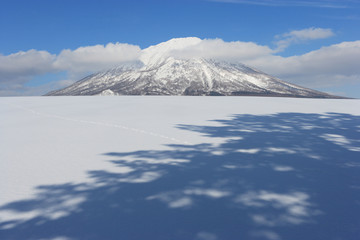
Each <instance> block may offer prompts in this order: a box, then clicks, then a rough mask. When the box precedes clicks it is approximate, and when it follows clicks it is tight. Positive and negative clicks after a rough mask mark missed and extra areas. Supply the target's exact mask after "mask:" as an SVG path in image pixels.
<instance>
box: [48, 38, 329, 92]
mask: <svg viewBox="0 0 360 240" xmlns="http://www.w3.org/2000/svg"><path fill="white" fill-rule="evenodd" d="M199 41H201V39H199V38H177V39H172V40H169V41H167V42H164V43H161V44H158V45H155V46H151V47H149V48H147V49H144V50H143V52H142V55H141V57H140V60H139V61H138V62H135V63H131V64H126V65H122V66H120V67H117V68H114V69H110V70H108V71H104V72H99V73H96V74H92V75H90V76H88V77H85V78H84V79H82V80H80V81H78V82H76V83H74V84H72V85H71V86H69V87H66V88H64V89H60V90H57V91H52V92H50V93H48V94H47V95H49V96H61V95H73V96H74V95H257V96H293V97H320V98H332V97H334V96H331V95H328V94H326V93H322V92H318V91H315V90H311V89H307V88H304V87H300V86H297V85H294V84H290V83H287V82H284V81H281V80H280V79H278V78H275V77H272V76H270V75H268V74H265V73H263V72H261V71H259V70H256V69H254V68H251V67H248V66H245V65H243V64H239V63H230V62H226V61H219V60H213V59H204V58H183V57H180V56H177V55H176V51H179V50H182V49H185V48H187V47H190V46H192V45H196V44H198V43H199Z"/></svg>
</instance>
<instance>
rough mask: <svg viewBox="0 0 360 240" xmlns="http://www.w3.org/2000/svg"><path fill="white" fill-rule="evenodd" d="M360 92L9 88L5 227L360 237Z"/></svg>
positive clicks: (3, 120) (44, 235) (159, 235)
mask: <svg viewBox="0 0 360 240" xmlns="http://www.w3.org/2000/svg"><path fill="white" fill-rule="evenodd" d="M359 236H360V101H359V100H334V99H331V100H330V99H291V98H257V97H164V96H163V97H155V96H154V97H150V96H148V97H141V96H137V97H136V96H121V97H119V96H116V97H111V96H110V97H23V98H20V97H15V98H0V239H2V240H4V239H139V240H140V239H141V240H143V239H164V240H165V239H179V240H180V239H181V240H183V239H194V240H221V239H224V240H226V239H229V240H232V239H267V240H281V239H283V240H296V239H299V240H300V239H301V240H303V239H314V240H315V239H316V240H318V239H346V240H352V239H354V240H355V239H359Z"/></svg>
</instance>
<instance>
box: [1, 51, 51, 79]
mask: <svg viewBox="0 0 360 240" xmlns="http://www.w3.org/2000/svg"><path fill="white" fill-rule="evenodd" d="M55 57H56V56H55V55H52V54H50V53H48V52H46V51H37V50H29V51H26V52H23V51H21V52H17V53H14V54H10V55H7V56H4V55H0V79H1V83H2V84H10V85H17V84H23V83H24V82H26V81H27V80H28V78H29V77H33V76H36V75H40V74H44V73H47V72H51V71H53V70H54V69H53V67H52V62H53V61H54V59H55Z"/></svg>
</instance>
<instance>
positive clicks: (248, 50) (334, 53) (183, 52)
mask: <svg viewBox="0 0 360 240" xmlns="http://www.w3.org/2000/svg"><path fill="white" fill-rule="evenodd" d="M332 35H333V32H332V30H331V29H321V28H308V29H303V30H296V31H291V32H288V33H285V34H282V35H280V36H279V37H278V39H279V38H281V40H279V41H282V43H280V45H279V46H282V47H283V48H286V47H287V46H289V45H290V44H293V43H295V42H296V43H297V42H301V41H309V40H315V39H321V38H326V37H330V36H332ZM179 41H181V39H180V40H179ZM163 44H164V43H163ZM144 52H146V50H145V49H144V50H141V49H140V47H139V46H136V45H131V44H123V43H109V44H107V45H105V46H104V45H95V46H86V47H80V48H78V49H75V50H69V49H66V50H63V51H62V52H61V53H60V54H58V55H55V54H51V53H49V52H47V51H38V50H29V51H26V52H18V53H14V54H10V55H7V56H4V55H0V95H2V96H5V95H40V94H44V93H46V92H48V91H50V90H54V89H56V88H60V87H64V86H66V85H67V84H70V83H72V82H73V81H75V80H79V78H80V76H84V74H88V73H93V72H97V71H100V70H103V69H108V68H112V67H115V66H118V65H121V64H124V63H128V62H133V61H139V60H140V59H141V54H142V53H144ZM168 54H170V55H171V56H173V57H179V58H194V57H195V58H196V57H202V58H212V59H220V60H226V61H231V62H241V63H244V64H247V65H249V66H252V67H255V68H257V69H259V70H262V71H264V72H266V73H268V74H271V75H274V76H276V77H279V78H281V79H283V80H285V81H289V82H292V83H295V84H299V85H302V86H305V87H309V88H325V87H332V86H341V85H345V84H353V83H360V67H359V62H360V41H353V42H342V43H338V44H334V45H330V46H326V47H322V48H320V49H318V50H315V51H311V52H308V53H305V54H303V55H299V56H290V57H282V56H280V55H278V49H272V48H270V47H269V46H264V45H259V44H257V43H254V42H242V41H234V42H226V41H223V40H222V39H203V40H201V39H198V40H197V41H195V42H194V43H193V44H189V45H188V46H185V47H184V46H183V47H181V48H179V49H176V48H175V49H170V50H169V51H168ZM64 71H65V72H66V73H67V74H68V76H70V77H69V78H68V79H62V80H61V81H56V82H51V83H46V84H43V85H41V86H38V87H28V86H27V85H26V84H27V83H28V82H30V81H31V79H33V78H34V77H38V76H41V75H43V74H49V73H57V72H64Z"/></svg>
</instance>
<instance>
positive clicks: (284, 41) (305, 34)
mask: <svg viewBox="0 0 360 240" xmlns="http://www.w3.org/2000/svg"><path fill="white" fill-rule="evenodd" d="M334 35H335V34H334V33H333V31H332V30H331V29H330V28H314V27H312V28H306V29H302V30H294V31H291V32H288V33H284V34H281V35H278V36H276V38H277V39H279V40H278V41H276V45H277V51H283V50H284V49H286V48H287V47H289V46H290V45H291V44H294V43H301V42H305V41H309V40H316V39H324V38H329V37H332V36H334Z"/></svg>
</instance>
